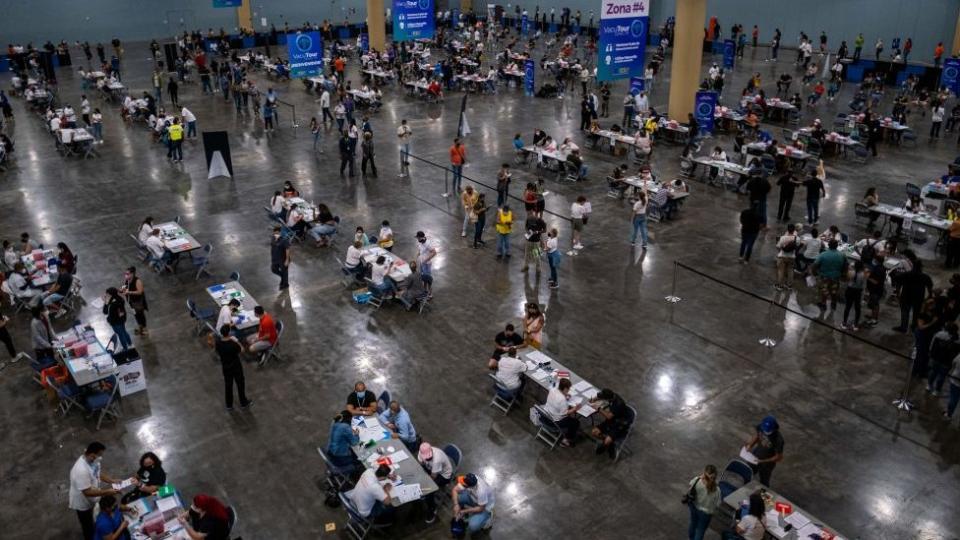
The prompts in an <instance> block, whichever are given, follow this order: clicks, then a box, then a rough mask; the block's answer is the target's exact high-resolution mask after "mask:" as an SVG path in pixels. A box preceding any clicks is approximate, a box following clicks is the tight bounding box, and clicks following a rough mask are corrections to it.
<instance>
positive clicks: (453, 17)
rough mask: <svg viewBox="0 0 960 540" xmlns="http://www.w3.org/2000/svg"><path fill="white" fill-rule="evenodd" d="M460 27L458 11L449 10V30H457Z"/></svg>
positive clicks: (455, 9)
mask: <svg viewBox="0 0 960 540" xmlns="http://www.w3.org/2000/svg"><path fill="white" fill-rule="evenodd" d="M459 25H460V10H459V9H457V8H453V9H452V10H450V28H454V29H455V28H457V26H459Z"/></svg>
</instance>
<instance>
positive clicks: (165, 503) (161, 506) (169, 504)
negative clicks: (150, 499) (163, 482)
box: [157, 497, 180, 512]
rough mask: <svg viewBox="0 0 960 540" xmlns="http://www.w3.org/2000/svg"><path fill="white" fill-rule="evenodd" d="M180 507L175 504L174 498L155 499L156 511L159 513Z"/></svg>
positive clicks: (175, 499)
mask: <svg viewBox="0 0 960 540" xmlns="http://www.w3.org/2000/svg"><path fill="white" fill-rule="evenodd" d="M179 507H180V505H179V504H177V498H176V497H164V498H162V499H157V510H160V511H161V512H166V511H167V510H173V509H175V508H179Z"/></svg>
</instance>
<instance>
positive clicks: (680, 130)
mask: <svg viewBox="0 0 960 540" xmlns="http://www.w3.org/2000/svg"><path fill="white" fill-rule="evenodd" d="M657 127H658V131H659V133H660V135H661V136H662V137H663V140H665V141H667V142H670V143H674V144H683V143H686V142H687V138H688V136H689V134H690V128H689V127H688V126H684V125H682V124H680V123H679V122H677V121H676V120H663V119H661V120H660V122H659V123H658V124H657Z"/></svg>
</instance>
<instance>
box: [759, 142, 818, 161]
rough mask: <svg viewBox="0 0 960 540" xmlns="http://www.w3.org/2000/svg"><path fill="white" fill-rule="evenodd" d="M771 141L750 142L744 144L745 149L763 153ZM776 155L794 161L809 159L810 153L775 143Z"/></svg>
mask: <svg viewBox="0 0 960 540" xmlns="http://www.w3.org/2000/svg"><path fill="white" fill-rule="evenodd" d="M770 144H772V143H765V142H762V141H756V142H752V143H749V144H747V145H746V149H747V151H748V152H749V151H750V150H753V151H754V152H759V153H764V152H766V151H767V148H769V147H770ZM777 155H778V156H783V157H787V158H790V159H793V160H796V161H806V160H808V159H810V157H811V156H810V154H809V153H807V152H804V151H803V150H801V149H799V148H794V147H792V146H784V145H782V144H778V145H777Z"/></svg>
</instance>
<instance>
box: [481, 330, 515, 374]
mask: <svg viewBox="0 0 960 540" xmlns="http://www.w3.org/2000/svg"><path fill="white" fill-rule="evenodd" d="M493 343H494V345H495V347H494V349H493V353H492V354H491V355H490V361H489V362H488V366H489V367H490V369H495V368H496V367H497V365H496V362H497V360H500V357H501V356H503V354H504V353H506V352H507V351H509V350H510V349H517V348H520V347H523V346H524V341H523V336H521V335H520V334H518V333H517V331H516V328H514V326H513V325H512V324H508V325H507V326H506V328H504V329H503V332H500V333H499V334H497V335H496V337H494V338H493Z"/></svg>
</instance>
